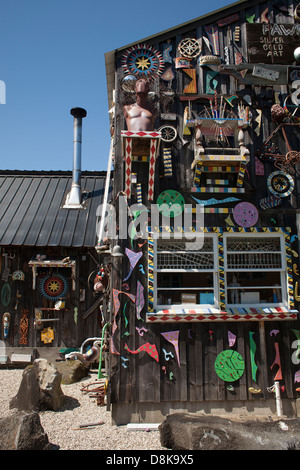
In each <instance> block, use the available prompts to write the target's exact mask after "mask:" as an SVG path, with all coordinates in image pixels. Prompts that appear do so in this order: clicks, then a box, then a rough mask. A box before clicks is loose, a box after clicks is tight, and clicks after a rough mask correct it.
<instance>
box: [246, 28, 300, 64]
mask: <svg viewBox="0 0 300 470" xmlns="http://www.w3.org/2000/svg"><path fill="white" fill-rule="evenodd" d="M246 31H247V49H248V62H250V63H252V64H255V63H256V64H257V63H265V64H288V63H292V62H294V61H295V59H294V50H295V49H296V48H297V47H298V46H299V33H300V25H299V24H270V23H260V24H258V23H256V24H247V25H246Z"/></svg>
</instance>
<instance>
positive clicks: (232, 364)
mask: <svg viewBox="0 0 300 470" xmlns="http://www.w3.org/2000/svg"><path fill="white" fill-rule="evenodd" d="M244 370H245V362H244V359H243V358H242V356H241V355H240V354H239V353H238V352H237V351H233V350H232V349H227V350H225V351H222V352H221V353H220V354H219V355H218V356H217V358H216V360H215V371H216V373H217V375H218V376H219V377H220V379H222V380H224V381H225V382H235V381H236V380H238V379H239V378H240V377H241V376H242V375H243V373H244Z"/></svg>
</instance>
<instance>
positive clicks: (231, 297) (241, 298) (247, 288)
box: [226, 271, 282, 304]
mask: <svg viewBox="0 0 300 470" xmlns="http://www.w3.org/2000/svg"><path fill="white" fill-rule="evenodd" d="M226 280H227V302H228V303H229V304H243V303H244V304H247V303H250V304H251V303H280V302H282V290H281V285H280V283H281V278H280V273H279V272H251V271H247V272H239V273H238V272H237V273H236V272H235V273H227V277H226Z"/></svg>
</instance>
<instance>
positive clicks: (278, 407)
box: [274, 381, 282, 417]
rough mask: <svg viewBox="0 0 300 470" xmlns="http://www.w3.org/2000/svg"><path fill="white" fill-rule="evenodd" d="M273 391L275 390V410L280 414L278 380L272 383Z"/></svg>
mask: <svg viewBox="0 0 300 470" xmlns="http://www.w3.org/2000/svg"><path fill="white" fill-rule="evenodd" d="M274 391H275V400H276V411H277V416H279V417H280V416H282V401H281V396H280V384H279V382H277V381H276V382H275V383H274Z"/></svg>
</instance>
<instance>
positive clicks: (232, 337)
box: [228, 331, 236, 348]
mask: <svg viewBox="0 0 300 470" xmlns="http://www.w3.org/2000/svg"><path fill="white" fill-rule="evenodd" d="M235 341H236V335H235V334H233V333H231V331H228V343H229V347H230V348H232V346H234V344H235Z"/></svg>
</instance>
